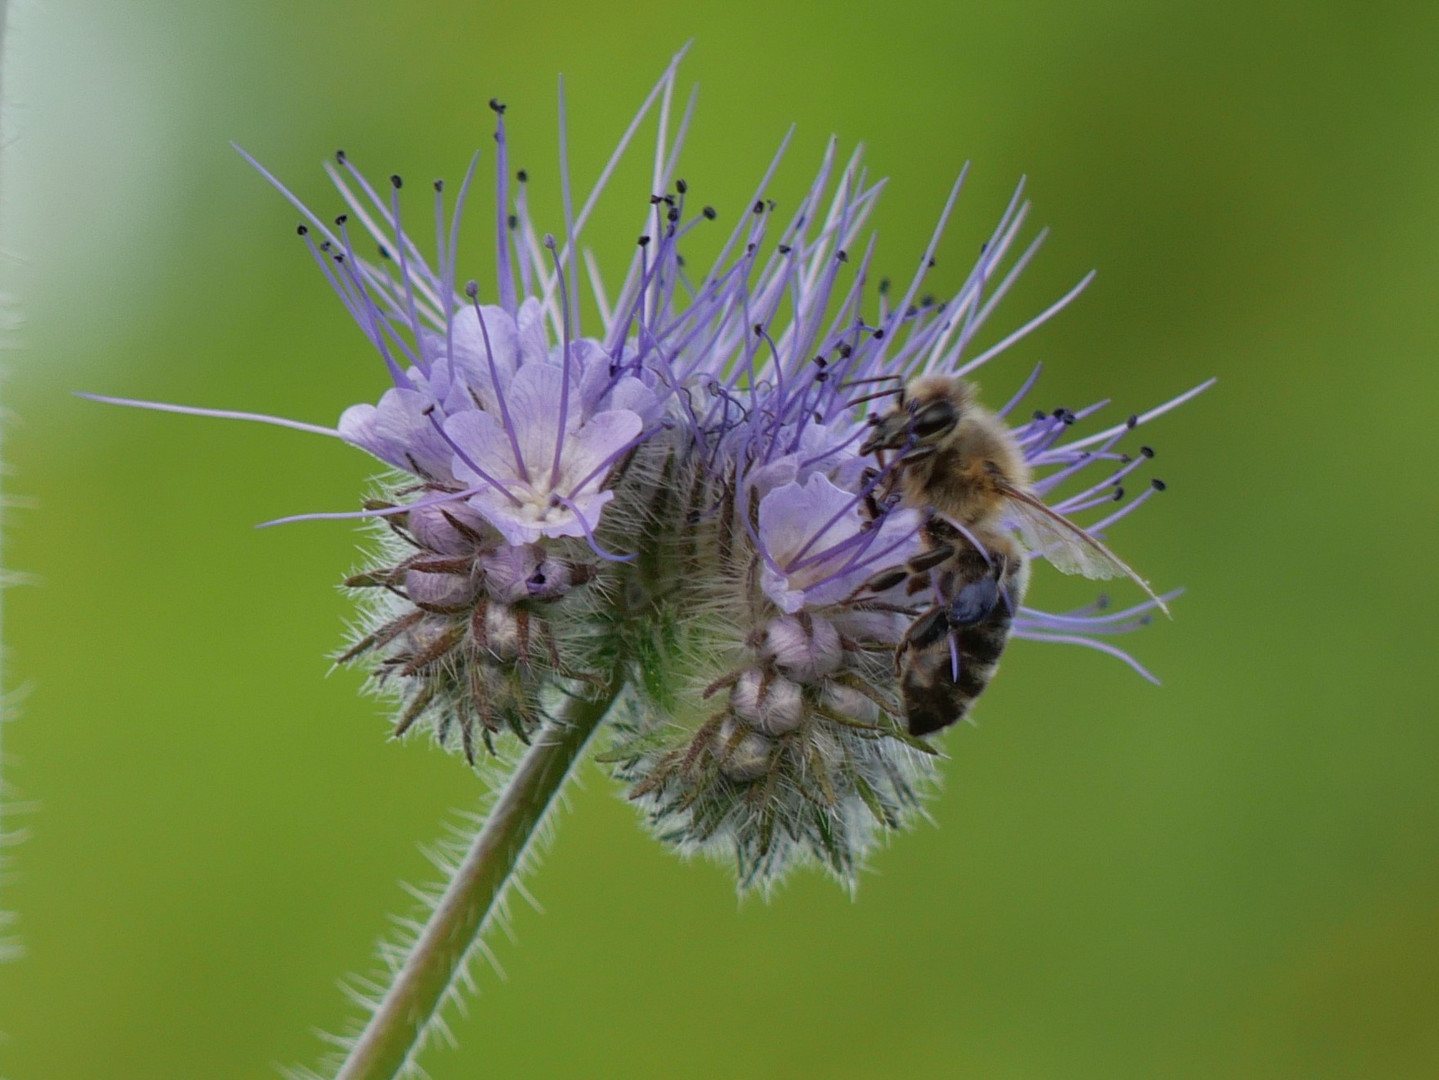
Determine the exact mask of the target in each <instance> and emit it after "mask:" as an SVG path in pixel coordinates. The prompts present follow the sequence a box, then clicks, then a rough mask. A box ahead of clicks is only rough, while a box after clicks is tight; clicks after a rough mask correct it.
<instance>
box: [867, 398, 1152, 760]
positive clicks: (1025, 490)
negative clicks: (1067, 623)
mask: <svg viewBox="0 0 1439 1080" xmlns="http://www.w3.org/2000/svg"><path fill="white" fill-rule="evenodd" d="M872 423H873V425H874V430H873V431H872V432H871V433H870V435H869V437H868V438H867V439H865V441H864V443H863V444H862V445H861V447H860V453H861V454H870V453H873V454H875V455H876V456H877V458H878V459H879V460H880V461H881V464H883V456H882V455H883V452H885V451H890V450H893V451H897V456H896V457H895V458H894V460H893V461H892V462H890V467H891V468H892V469H893V470H894V472H893V485H894V489H895V490H897V492H898V494H899V500H900V503H901V505H904V506H908V507H912V508H914V509H916V510H920V511H923V512H924V513H925V516H926V521H925V524H924V526H923V529H922V532H921V536H922V539H923V542H924V546H925V550H924V551H922V552H921V553H920V554H919V555H917V556H916V557H915V558H913V559H911V560H910V561H909V562H908V563H907V564H906V565H904V566H902V567H895V568H893V569H890V570H886V571H883V572H881V573H880V574H877V575H875V577H874V578H872V579H871V580H870V582H869V583H868V586H867V587H868V588H869V589H870V590H872V591H875V592H882V591H885V590H888V589H892V588H894V587H895V586H897V585H899V584H900V583H901V582H904V581H905V580H906V579H908V585H907V590H908V592H909V593H910V594H911V595H918V594H921V593H923V592H925V591H930V592H931V594H932V595H933V596H934V598H935V602H934V603H933V605H932V606H931V607H929V608H928V609H927V610H925V611H923V612H921V613H920V615H919V616H918V617H917V618H916V619H915V621H914V623H913V624H912V625H911V626H910V628H909V630H908V632H907V633H906V634H905V636H904V639H903V640H902V641H901V642H900V644H899V647H898V649H897V650H896V652H895V667H896V669H897V672H898V674H899V676H900V688H901V692H902V694H903V697H904V707H905V712H906V719H907V723H908V727H909V732H910V734H912V735H928V734H930V733H932V732H935V731H938V730H940V729H941V728H945V727H948V726H949V725H950V724H953V723H955V722H956V721H958V720H959V719H961V718H962V717H963V716H964V714H965V712H966V711H967V710H968V709H969V707H970V705H971V704H973V702H974V700H975V698H977V697H978V696H979V695H980V694H981V693H982V692H983V691H984V688H985V687H986V686H988V685H989V681H990V679H991V678H992V677H993V675H994V672H995V669H996V668H997V666H998V664H999V658H1000V655H1001V654H1002V653H1003V652H1004V647H1005V645H1006V644H1007V643H1008V641H1009V634H1010V628H1011V626H1012V625H1013V622H1014V615H1015V612H1017V611H1018V610H1019V605H1020V602H1021V601H1022V600H1023V598H1024V592H1025V589H1026V587H1027V586H1028V584H1029V558H1028V555H1029V553H1036V554H1041V555H1043V556H1044V558H1046V559H1047V560H1048V561H1049V562H1051V563H1053V564H1054V566H1055V567H1056V568H1058V569H1059V570H1061V571H1063V572H1064V573H1066V574H1083V575H1084V576H1085V577H1089V578H1112V577H1121V576H1122V577H1128V578H1130V579H1132V580H1133V581H1134V582H1135V583H1137V584H1138V585H1139V587H1140V588H1141V589H1143V590H1144V591H1145V593H1146V594H1148V596H1149V597H1150V599H1151V600H1153V601H1154V602H1155V603H1156V604H1157V605H1158V606H1159V608H1160V610H1162V611H1164V612H1165V614H1168V609H1167V608H1166V607H1165V606H1164V602H1163V601H1162V600H1160V598H1159V597H1158V596H1156V595H1155V594H1154V591H1153V590H1152V589H1151V588H1150V587H1149V584H1148V583H1147V582H1146V581H1145V580H1144V579H1143V578H1141V577H1140V576H1139V575H1138V574H1136V573H1135V572H1134V571H1133V570H1131V569H1130V568H1129V567H1128V566H1127V565H1126V564H1125V563H1124V562H1123V561H1122V560H1121V559H1120V558H1119V557H1118V556H1117V555H1115V554H1114V552H1112V551H1110V550H1109V548H1107V547H1106V546H1105V545H1104V544H1103V543H1101V542H1100V541H1099V540H1097V539H1095V538H1094V537H1093V536H1091V535H1090V534H1089V533H1087V532H1085V531H1084V530H1083V529H1082V528H1080V527H1079V526H1078V525H1076V524H1074V522H1072V521H1070V520H1069V519H1068V518H1066V517H1064V516H1063V515H1062V514H1059V513H1056V512H1055V511H1054V510H1051V509H1050V508H1049V507H1048V506H1046V505H1045V504H1044V502H1043V501H1042V500H1041V499H1040V498H1039V497H1038V496H1036V495H1035V494H1034V493H1033V490H1032V488H1031V475H1030V469H1029V465H1028V463H1027V462H1026V461H1025V460H1024V452H1023V450H1022V449H1021V448H1020V446H1019V444H1018V443H1017V442H1016V441H1015V439H1014V436H1013V435H1012V434H1011V433H1010V431H1009V428H1008V427H1007V426H1005V424H1004V423H1003V422H1002V421H1001V420H1000V419H999V418H998V417H997V416H995V415H994V414H993V413H991V412H990V411H989V410H987V409H985V408H984V407H983V406H981V405H979V404H978V403H977V402H976V401H975V388H974V386H973V385H972V384H971V383H968V382H965V381H963V380H962V379H956V378H952V377H949V376H943V375H926V376H922V377H920V378H918V379H915V380H914V381H913V382H911V383H909V385H907V386H905V387H904V388H903V389H902V390H900V391H899V393H898V395H897V396H896V399H895V403H894V405H893V407H891V408H890V409H889V410H887V411H886V412H884V413H881V414H878V415H877V416H876V417H874V419H873V420H872ZM1016 533H1017V534H1018V538H1017V539H1016V536H1015V534H1016Z"/></svg>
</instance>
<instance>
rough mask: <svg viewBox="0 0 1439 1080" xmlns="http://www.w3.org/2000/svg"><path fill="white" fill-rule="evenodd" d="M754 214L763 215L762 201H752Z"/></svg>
mask: <svg viewBox="0 0 1439 1080" xmlns="http://www.w3.org/2000/svg"><path fill="white" fill-rule="evenodd" d="M754 212H755V213H756V214H763V213H764V200H763V199H756V200H755V201H754Z"/></svg>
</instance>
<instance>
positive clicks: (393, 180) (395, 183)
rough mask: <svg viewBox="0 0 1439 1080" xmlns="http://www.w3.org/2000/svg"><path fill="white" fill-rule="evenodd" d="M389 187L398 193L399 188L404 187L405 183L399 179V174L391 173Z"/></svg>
mask: <svg viewBox="0 0 1439 1080" xmlns="http://www.w3.org/2000/svg"><path fill="white" fill-rule="evenodd" d="M390 186H391V187H392V188H394V189H395V190H396V191H399V190H400V188H402V187H404V186H405V182H404V181H403V180H401V179H400V174H399V173H391V174H390Z"/></svg>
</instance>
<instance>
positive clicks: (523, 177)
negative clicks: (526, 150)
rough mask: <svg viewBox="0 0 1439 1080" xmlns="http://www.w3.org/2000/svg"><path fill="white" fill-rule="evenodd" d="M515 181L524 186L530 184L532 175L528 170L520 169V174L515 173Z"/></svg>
mask: <svg viewBox="0 0 1439 1080" xmlns="http://www.w3.org/2000/svg"><path fill="white" fill-rule="evenodd" d="M515 179H516V180H518V181H519V182H520V183H522V184H528V183H529V182H530V174H529V172H528V170H526V169H520V170H519V171H518V172H516V173H515Z"/></svg>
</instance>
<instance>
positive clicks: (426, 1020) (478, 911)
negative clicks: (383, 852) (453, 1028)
mask: <svg viewBox="0 0 1439 1080" xmlns="http://www.w3.org/2000/svg"><path fill="white" fill-rule="evenodd" d="M619 688H620V680H619V678H618V677H615V678H612V679H611V680H610V682H609V683H608V685H607V686H606V687H605V689H604V690H603V692H601V693H599V694H598V695H597V696H595V697H593V698H578V697H575V698H570V699H568V701H567V702H566V706H565V708H564V709H563V710H562V711H561V713H560V715H559V716H557V717H556V718H555V719H554V720H552V721H551V722H550V723H549V724H547V725H546V726H545V728H544V729H543V730H542V731H541V732H540V734H539V735H538V736H537V737H536V739H535V742H534V745H532V746H531V747H530V748H529V750H528V751H526V753H525V755H524V757H523V758H522V759H521V760H520V764H519V767H518V768H517V769H516V770H515V772H514V774H513V775H512V776H511V777H510V780H509V782H508V783H507V784H506V785H505V787H504V790H503V791H501V793H500V797H499V799H498V800H497V801H496V802H495V805H494V807H493V808H492V809H491V811H490V814H489V817H488V818H487V819H486V821H485V824H484V827H483V828H482V829H481V830H480V832H479V834H478V835H477V836H476V837H475V839H474V841H473V842H472V843H471V844H470V848H469V850H468V851H467V852H466V853H465V857H464V860H463V861H462V862H461V863H460V865H459V867H458V868H457V869H456V871H455V876H454V878H453V879H452V880H451V881H450V882H449V884H448V885H447V886H446V888H445V892H444V895H443V896H442V897H441V898H440V901H439V903H438V904H436V905H435V909H434V912H433V913H432V914H431V916H430V918H429V920H428V921H427V922H426V923H425V927H424V929H423V930H422V931H421V933H420V937H419V939H418V940H417V941H416V942H415V944H414V947H413V948H412V949H411V951H410V954H409V956H408V957H407V958H406V959H405V963H404V966H403V967H401V968H400V970H399V972H398V973H397V974H396V976H395V979H394V981H393V982H392V983H391V984H390V986H389V989H387V990H386V991H385V996H384V998H383V999H382V1000H381V1001H380V1004H379V1006H378V1007H377V1008H376V1009H375V1012H374V1013H373V1014H372V1015H371V1017H370V1020H369V1023H367V1024H366V1025H365V1030H364V1031H363V1032H361V1034H360V1037H359V1039H358V1040H357V1041H356V1042H355V1045H354V1047H353V1048H352V1049H351V1050H350V1053H349V1055H348V1056H347V1057H346V1058H345V1062H344V1064H343V1065H341V1066H340V1070H339V1072H338V1073H337V1074H336V1076H335V1080H391V1078H392V1077H395V1076H398V1075H399V1074H400V1072H401V1071H402V1070H403V1069H404V1068H405V1066H406V1065H407V1064H408V1063H409V1062H410V1061H411V1060H412V1058H413V1056H414V1055H415V1053H416V1052H417V1051H418V1050H419V1048H420V1045H421V1043H422V1041H423V1039H424V1035H425V1032H426V1029H427V1028H428V1027H429V1026H430V1023H431V1021H432V1020H433V1019H434V1018H435V1013H436V1010H438V1009H439V1008H440V1007H441V1005H442V1004H443V1003H444V1000H445V996H446V994H447V993H448V992H449V991H450V989H451V987H452V986H453V985H454V983H455V979H456V978H457V977H458V976H459V975H460V973H461V971H462V969H463V967H464V964H465V962H466V958H467V956H468V954H469V952H470V950H471V949H472V948H473V947H474V945H475V944H476V942H478V941H479V939H480V934H481V932H482V931H483V930H484V928H485V924H486V922H487V920H488V918H489V915H490V913H491V911H492V910H493V909H494V907H495V904H496V902H497V901H498V900H499V899H500V897H501V896H503V895H504V892H505V889H506V888H507V887H508V886H509V884H510V882H511V881H512V880H513V879H514V876H515V873H516V871H517V870H518V868H519V866H520V864H521V860H522V859H523V857H524V854H525V852H526V850H527V849H528V848H529V846H530V843H531V842H532V841H533V840H534V838H535V835H536V832H537V831H538V829H539V826H540V824H541V822H543V821H544V818H545V815H546V813H548V811H549V808H550V805H551V804H552V803H553V802H554V798H555V796H556V795H557V794H558V793H559V791H560V790H561V788H563V787H564V784H565V780H566V779H567V778H568V777H569V775H570V773H571V771H572V770H573V768H574V766H575V764H576V762H578V761H579V758H580V755H581V754H582V753H583V751H584V748H585V744H586V743H588V742H589V739H590V736H591V735H593V734H594V732H595V729H596V728H597V727H599V723H600V721H601V720H602V719H603V718H604V716H605V713H606V712H608V711H609V708H610V706H611V705H612V704H613V703H614V700H615V696H616V695H617V694H618V692H619Z"/></svg>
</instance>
